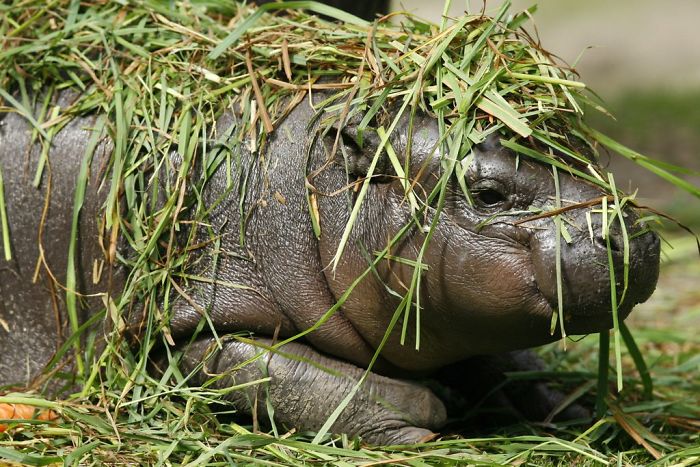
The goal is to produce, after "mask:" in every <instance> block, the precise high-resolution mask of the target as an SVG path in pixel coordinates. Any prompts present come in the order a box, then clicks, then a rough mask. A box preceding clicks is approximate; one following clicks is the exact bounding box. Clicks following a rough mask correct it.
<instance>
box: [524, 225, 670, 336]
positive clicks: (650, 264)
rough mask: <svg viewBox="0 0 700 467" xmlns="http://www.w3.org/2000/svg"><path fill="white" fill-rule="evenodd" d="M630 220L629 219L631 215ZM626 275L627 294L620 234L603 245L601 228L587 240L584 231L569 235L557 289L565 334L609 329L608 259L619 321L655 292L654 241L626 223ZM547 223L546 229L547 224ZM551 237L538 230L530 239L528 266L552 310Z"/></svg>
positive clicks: (656, 257)
mask: <svg viewBox="0 0 700 467" xmlns="http://www.w3.org/2000/svg"><path fill="white" fill-rule="evenodd" d="M630 217H631V216H630ZM626 223H629V224H630V225H628V233H629V237H630V240H629V257H630V262H629V270H628V282H627V289H626V290H625V284H624V269H625V268H624V259H623V258H624V253H623V252H624V243H623V242H624V240H623V236H622V235H621V233H620V230H619V229H616V230H611V234H610V252H609V253H608V246H607V244H608V242H607V241H606V240H604V239H602V238H601V236H600V226H599V225H597V226H596V225H594V226H593V229H594V232H596V235H595V236H594V238H593V239H592V240H591V238H590V236H589V233H588V230H587V229H582V230H580V231H578V232H573V229H570V231H571V232H572V234H573V238H572V242H571V243H567V242H565V241H564V240H563V239H561V240H560V247H561V253H560V254H561V279H560V280H561V287H562V296H563V309H564V318H565V319H564V325H565V329H566V332H567V334H588V333H593V332H600V331H604V330H606V329H610V328H611V327H612V325H613V315H612V308H613V305H612V293H611V274H610V271H609V266H608V265H609V257H608V254H610V257H611V258H612V262H613V271H614V277H615V290H616V302H617V304H618V316H619V318H620V319H624V318H625V317H627V315H628V314H629V313H630V311H631V310H632V308H633V307H634V306H635V305H636V304H638V303H642V302H644V301H645V300H646V299H647V298H649V296H650V295H651V293H652V292H653V291H654V288H655V287H656V280H657V278H658V274H659V250H660V248H659V245H660V242H659V238H658V236H657V235H655V234H654V233H651V232H646V233H637V234H635V232H634V230H637V231H639V228H635V227H634V226H633V225H632V219H630V220H628V221H627V222H626ZM551 224H552V223H551V221H550V225H551ZM556 241H557V240H556V233H555V231H554V229H551V228H550V229H546V230H540V231H538V232H537V233H536V234H534V235H533V237H532V241H531V246H532V250H533V266H534V270H535V278H536V281H537V285H538V287H539V288H540V290H541V291H542V293H543V295H544V296H545V297H546V298H547V300H548V301H549V303H550V304H551V305H552V307H553V308H556V307H557V304H558V300H557V282H558V279H557V273H556Z"/></svg>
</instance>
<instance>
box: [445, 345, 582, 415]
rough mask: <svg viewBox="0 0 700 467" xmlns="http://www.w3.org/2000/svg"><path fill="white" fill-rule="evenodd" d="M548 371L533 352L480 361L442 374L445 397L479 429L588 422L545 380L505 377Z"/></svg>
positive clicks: (453, 411) (469, 361)
mask: <svg viewBox="0 0 700 467" xmlns="http://www.w3.org/2000/svg"><path fill="white" fill-rule="evenodd" d="M523 371H534V372H543V371H545V366H544V364H543V362H542V360H541V359H540V358H539V357H538V356H537V355H536V354H535V353H534V352H532V351H529V350H523V351H516V352H509V353H506V354H500V355H488V356H478V357H472V358H470V359H467V360H465V361H463V362H460V363H457V364H454V365H451V366H449V367H447V368H445V369H443V370H442V371H441V373H440V375H439V384H440V388H441V390H440V389H437V388H436V391H438V392H439V393H440V395H441V396H442V398H443V400H446V401H448V402H447V405H448V410H449V412H450V413H451V414H458V413H462V414H466V416H465V417H464V418H465V419H467V420H472V421H475V422H476V425H478V426H479V427H481V428H483V427H493V426H505V425H508V424H511V423H515V422H518V421H523V420H526V421H530V422H547V423H548V422H551V421H558V422H563V421H574V420H579V421H585V420H589V419H590V418H591V411H590V410H588V409H587V408H585V407H583V406H582V405H579V404H578V403H576V402H571V403H568V404H567V402H566V399H567V396H566V395H565V394H563V393H562V392H560V391H557V390H555V389H552V388H551V387H549V385H548V384H547V383H546V381H543V380H542V379H522V380H517V379H516V380H509V379H508V377H507V376H506V373H509V372H523Z"/></svg>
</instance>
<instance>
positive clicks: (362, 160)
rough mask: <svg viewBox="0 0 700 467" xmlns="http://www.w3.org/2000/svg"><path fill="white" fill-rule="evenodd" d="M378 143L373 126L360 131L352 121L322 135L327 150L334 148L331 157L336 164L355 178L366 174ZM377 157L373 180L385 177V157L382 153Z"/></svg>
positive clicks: (382, 179)
mask: <svg viewBox="0 0 700 467" xmlns="http://www.w3.org/2000/svg"><path fill="white" fill-rule="evenodd" d="M379 143H380V140H379V135H377V132H376V131H375V130H374V129H373V128H364V130H363V131H361V132H360V131H359V130H358V126H357V125H356V124H354V123H352V122H348V123H346V124H345V125H344V126H343V127H341V128H338V127H335V126H334V127H332V128H331V129H330V130H329V131H328V132H327V133H326V135H325V137H324V144H325V145H326V148H327V150H328V151H329V152H330V151H332V150H333V148H335V154H334V155H332V156H331V157H333V158H334V159H335V162H336V164H338V165H340V166H341V167H344V168H345V170H346V171H347V173H348V174H349V175H351V176H354V177H356V178H360V177H365V176H366V175H367V172H368V171H369V168H370V165H371V164H372V159H373V158H374V156H375V154H376V153H377V148H378V147H379ZM379 157H380V159H379V161H378V162H377V166H376V167H375V170H374V175H373V178H372V180H373V181H384V180H386V179H387V177H386V175H388V174H387V172H386V170H387V168H388V167H387V165H388V163H387V157H386V155H385V154H384V153H382V154H380V155H379Z"/></svg>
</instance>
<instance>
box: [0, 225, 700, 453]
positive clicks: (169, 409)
mask: <svg viewBox="0 0 700 467" xmlns="http://www.w3.org/2000/svg"><path fill="white" fill-rule="evenodd" d="M672 244H673V245H674V248H673V249H671V248H670V247H668V246H666V247H665V249H664V251H665V255H664V257H665V260H664V264H663V268H662V273H661V277H660V280H659V286H658V290H657V292H656V294H655V295H654V296H653V297H652V299H651V300H650V301H649V302H647V303H646V304H644V305H641V306H640V307H639V308H638V309H637V310H636V311H635V313H633V315H632V318H631V320H630V322H629V323H630V327H631V328H632V329H633V331H634V335H635V337H636V339H637V342H638V344H639V346H640V347H641V348H642V352H643V354H644V355H645V358H646V361H647V364H648V365H649V368H650V371H651V374H652V377H653V381H654V397H653V399H651V400H643V399H642V396H641V395H642V389H641V384H640V382H639V379H638V377H637V375H636V373H635V370H634V365H633V364H632V362H631V359H629V357H628V356H627V355H625V357H624V359H625V361H624V366H625V375H626V379H625V388H624V390H623V391H622V393H620V394H617V395H611V396H610V397H609V399H608V403H609V406H610V410H609V411H608V412H607V414H606V415H605V416H604V417H602V418H600V419H597V420H594V422H593V424H592V425H588V426H580V425H573V426H567V425H564V424H550V425H537V424H520V425H514V426H510V427H506V428H502V429H500V430H499V431H494V432H486V433H479V434H478V435H474V434H470V435H469V437H468V438H461V437H458V436H456V435H449V434H446V435H445V436H444V437H443V438H442V439H438V440H436V441H432V442H429V443H425V444H422V445H417V446H393V447H386V446H385V447H381V448H374V447H367V446H363V445H361V444H360V443H358V442H357V441H355V440H348V439H347V438H333V439H331V438H327V439H326V440H325V441H324V442H322V443H321V444H311V443H310V439H311V436H309V434H306V433H288V434H285V435H283V436H281V437H280V438H274V437H272V436H271V435H269V434H265V433H253V432H252V428H251V427H249V426H242V425H238V424H236V423H233V422H229V421H223V419H221V418H219V419H217V418H215V417H213V416H212V414H211V412H210V411H209V410H208V409H207V408H206V407H205V405H204V404H203V403H202V402H201V400H197V401H196V402H194V403H192V401H189V402H188V401H186V400H183V399H164V400H158V401H151V402H148V403H145V404H144V406H143V408H142V409H141V411H140V412H139V414H140V415H137V414H135V413H134V412H132V411H129V410H125V409H122V410H120V411H116V410H115V408H114V407H100V406H99V404H98V405H95V404H94V401H93V402H92V403H88V402H87V401H85V400H80V399H76V400H73V401H70V402H60V403H58V402H51V401H46V400H43V399H41V398H38V397H36V396H34V395H31V394H22V395H19V394H17V395H13V394H10V395H6V396H3V397H0V403H2V402H28V403H30V404H34V405H38V406H43V407H44V408H45V409H51V410H53V411H54V412H55V413H56V414H57V415H59V418H57V419H56V420H53V421H38V420H35V421H26V422H14V423H12V424H10V426H9V429H8V430H7V431H6V432H4V433H0V464H2V463H3V462H9V463H20V464H28V465H48V464H55V463H65V464H68V465H78V464H80V465H88V464H101V463H136V464H144V463H147V464H163V465H169V464H178V465H179V464H187V465H201V464H217V463H219V464H227V463H233V464H244V465H245V464H248V465H410V466H425V465H456V464H459V465H467V464H469V465H679V466H681V465H682V466H689V465H697V464H700V399H699V397H698V395H699V394H700V337H699V336H698V333H697V329H698V325H700V288H699V287H698V284H700V261H699V260H698V258H699V253H698V251H697V245H696V244H695V240H694V239H692V238H690V237H688V236H685V237H681V238H673V239H672ZM541 353H542V355H543V356H544V357H545V359H546V360H548V362H549V364H550V367H551V368H552V370H553V371H554V372H555V378H557V379H558V380H559V381H561V382H562V385H563V388H564V389H565V390H569V391H570V392H572V393H576V392H582V391H583V390H584V389H585V390H586V392H585V394H583V395H582V397H581V399H579V401H582V402H584V403H588V404H592V403H593V400H594V395H593V392H594V391H595V380H596V370H595V369H596V358H597V339H595V338H594V337H593V336H590V337H588V338H586V339H584V340H582V341H581V342H578V343H575V344H570V345H569V346H568V349H567V350H566V351H563V350H562V349H561V348H560V346H559V345H557V344H554V345H551V346H549V347H546V348H543V349H542V352H541ZM579 390H580V391H579ZM105 400H113V399H111V398H110V397H105Z"/></svg>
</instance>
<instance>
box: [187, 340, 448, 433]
mask: <svg viewBox="0 0 700 467" xmlns="http://www.w3.org/2000/svg"><path fill="white" fill-rule="evenodd" d="M222 344H223V345H222V348H221V349H218V348H217V346H216V342H215V341H214V339H213V338H203V339H199V340H197V341H195V342H194V343H193V344H192V345H190V347H189V349H187V351H186V352H185V356H184V358H183V362H182V363H181V365H182V366H183V367H184V368H183V369H185V370H187V371H192V370H194V369H196V368H201V370H199V371H198V372H197V373H196V374H195V377H194V378H195V381H193V383H194V384H200V385H201V384H204V383H206V382H207V381H208V380H210V379H212V378H215V377H216V378H217V379H216V380H214V382H213V383H212V386H213V387H215V388H218V389H228V388H234V387H235V386H240V385H245V384H251V385H249V386H246V387H244V388H241V389H235V390H232V391H230V392H229V393H228V394H227V396H226V399H227V401H229V402H231V403H232V404H233V405H234V406H235V407H236V408H237V409H238V410H240V411H242V412H246V413H248V414H252V412H253V409H252V408H253V407H257V415H258V418H259V420H274V423H275V424H276V425H277V426H278V427H279V426H282V427H285V428H292V427H294V428H297V429H299V430H310V431H318V430H319V429H320V428H321V427H322V426H323V425H324V423H325V422H326V420H328V418H329V417H330V416H331V414H332V413H333V411H334V410H335V409H336V408H337V407H338V406H339V405H340V404H341V403H342V402H343V400H344V399H345V398H346V396H347V395H348V394H349V393H350V392H351V391H352V389H353V388H354V387H355V385H356V384H357V382H358V381H359V380H360V378H361V377H362V375H363V374H364V370H362V369H361V368H358V367H356V366H354V365H351V364H349V363H346V362H341V361H338V360H334V359H332V358H329V357H327V356H324V355H322V354H319V353H318V352H316V351H315V350H313V349H311V348H310V347H308V346H307V345H304V344H300V343H290V344H286V345H284V346H283V347H282V348H281V349H279V350H278V351H277V353H272V352H269V351H268V350H266V349H265V348H264V347H266V346H270V345H271V344H272V343H271V341H269V340H265V339H259V340H256V341H254V343H253V344H251V343H247V342H241V341H238V340H233V339H229V340H223V342H222ZM256 355H260V357H259V358H258V359H257V360H255V361H253V362H252V363H248V364H245V365H244V363H245V362H247V361H248V360H250V359H251V358H253V357H255V356H256ZM202 362H204V365H203V368H202ZM222 375H223V377H219V376H222ZM268 378H269V379H268ZM256 381H260V383H257V384H255V382H256ZM210 387H211V386H210ZM268 407H272V408H273V409H274V410H273V411H270V412H274V413H269V412H268ZM445 420H446V412H445V407H444V405H443V403H442V402H441V401H440V400H439V399H438V398H437V397H436V396H435V395H434V394H433V393H432V392H431V391H430V390H429V389H427V388H425V387H423V386H421V385H418V384H415V383H412V382H407V381H401V380H396V379H391V378H387V377H384V376H380V375H377V374H374V373H370V374H369V375H368V376H367V378H366V380H365V381H364V383H363V385H362V386H360V389H359V390H358V391H357V393H356V394H355V395H354V397H353V398H352V399H351V400H350V402H349V403H348V404H347V406H346V407H345V409H344V410H343V411H342V412H341V414H340V416H339V417H338V418H337V420H336V421H335V423H334V424H333V425H332V426H331V430H330V431H331V432H333V433H346V434H348V435H350V436H353V437H356V436H357V437H360V438H361V439H362V441H364V442H366V443H369V444H375V445H386V444H414V443H417V442H420V441H424V440H427V439H431V438H432V437H434V436H435V435H434V433H433V431H432V430H436V429H438V428H440V427H441V426H443V425H444V423H445Z"/></svg>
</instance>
